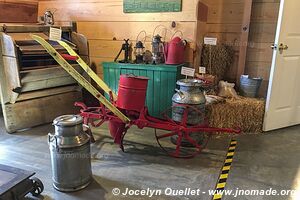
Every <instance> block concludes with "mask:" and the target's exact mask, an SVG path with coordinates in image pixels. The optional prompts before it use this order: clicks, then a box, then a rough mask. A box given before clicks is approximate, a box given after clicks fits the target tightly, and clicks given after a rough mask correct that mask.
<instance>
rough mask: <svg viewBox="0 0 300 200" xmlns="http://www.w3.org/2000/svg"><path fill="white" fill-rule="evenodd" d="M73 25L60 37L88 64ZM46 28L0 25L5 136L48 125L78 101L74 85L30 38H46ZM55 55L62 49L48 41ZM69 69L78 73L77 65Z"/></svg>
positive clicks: (81, 39) (85, 45)
mask: <svg viewBox="0 0 300 200" xmlns="http://www.w3.org/2000/svg"><path fill="white" fill-rule="evenodd" d="M74 27H76V25H73V26H63V27H60V28H61V29H62V31H63V38H64V40H65V41H67V42H68V43H69V44H70V46H71V47H72V49H73V50H75V51H76V52H77V53H78V54H79V55H80V56H81V57H82V58H83V59H84V60H85V62H87V63H89V53H88V42H87V39H86V38H85V37H84V36H83V35H81V34H78V33H76V32H75V31H76V30H75V28H74ZM49 29H50V28H49V26H43V25H16V24H6V25H5V24H0V96H1V106H2V111H3V116H4V121H5V126H6V130H7V132H9V133H13V132H16V131H17V130H20V129H25V128H30V127H33V126H37V125H40V124H44V123H48V122H51V121H52V120H53V119H54V118H55V117H57V116H60V115H63V114H71V113H76V112H78V110H76V109H74V106H73V105H74V102H76V101H80V100H81V99H82V95H81V88H80V87H79V86H78V84H77V82H76V81H75V80H74V79H73V78H72V77H71V76H70V75H69V74H68V73H67V72H66V71H65V70H64V69H62V68H61V67H60V66H59V65H58V64H57V62H56V61H55V60H54V59H53V58H52V57H51V56H50V55H49V54H48V53H47V52H46V50H45V49H44V48H43V47H42V46H41V45H40V44H39V43H37V42H36V41H34V40H33V39H32V38H31V37H30V33H34V34H37V35H39V36H40V37H42V38H44V39H46V40H47V39H48V35H49ZM51 44H52V45H53V47H54V48H55V49H56V50H57V51H58V52H59V53H64V52H66V50H65V49H64V48H62V47H61V46H60V45H59V44H58V43H55V42H51ZM71 64H72V66H73V67H74V68H75V69H77V70H79V72H80V73H81V74H82V73H83V70H82V69H81V68H80V67H79V65H78V64H77V63H75V62H74V63H71Z"/></svg>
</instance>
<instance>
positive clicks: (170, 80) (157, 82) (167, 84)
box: [103, 62, 183, 117]
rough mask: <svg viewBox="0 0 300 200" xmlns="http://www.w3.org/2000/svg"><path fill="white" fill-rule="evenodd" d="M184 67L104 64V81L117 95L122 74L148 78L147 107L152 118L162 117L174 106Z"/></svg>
mask: <svg viewBox="0 0 300 200" xmlns="http://www.w3.org/2000/svg"><path fill="white" fill-rule="evenodd" d="M182 66H183V65H145V64H123V63H115V62H104V63H103V71H104V81H105V83H106V84H108V86H109V87H110V88H111V89H112V90H113V91H114V92H116V93H117V91H118V86H119V80H120V75H121V74H134V75H136V76H145V77H148V78H149V83H148V89H147V98H146V105H147V107H148V109H149V114H150V115H151V116H154V117H161V114H162V113H163V112H165V111H166V110H167V109H168V108H170V107H171V106H172V97H173V95H174V94H175V88H176V81H177V80H179V79H181V78H182V76H181V67H182ZM133 101H134V100H133Z"/></svg>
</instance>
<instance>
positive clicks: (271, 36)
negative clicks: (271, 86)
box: [246, 0, 280, 97]
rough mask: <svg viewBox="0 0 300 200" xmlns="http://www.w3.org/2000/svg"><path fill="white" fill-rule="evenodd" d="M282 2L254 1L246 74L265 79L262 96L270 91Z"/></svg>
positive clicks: (276, 0) (261, 91) (269, 0)
mask: <svg viewBox="0 0 300 200" xmlns="http://www.w3.org/2000/svg"><path fill="white" fill-rule="evenodd" d="M279 4H280V0H254V2H253V8H252V16H251V24H250V35H249V46H248V51H247V60H246V73H247V74H249V75H251V76H256V77H258V76H260V77H262V78H264V82H263V84H262V87H261V90H260V96H261V97H265V96H266V93H267V89H268V82H269V76H270V69H271V63H272V55H273V51H272V49H271V48H270V46H271V44H272V43H274V40H275V34H276V27H277V19H278V13H279Z"/></svg>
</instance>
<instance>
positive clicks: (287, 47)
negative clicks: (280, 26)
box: [271, 43, 289, 54]
mask: <svg viewBox="0 0 300 200" xmlns="http://www.w3.org/2000/svg"><path fill="white" fill-rule="evenodd" d="M271 48H272V49H273V50H277V49H278V50H279V52H280V53H281V54H282V53H283V51H285V50H288V49H289V46H288V45H286V44H283V43H281V44H280V45H279V46H278V45H277V44H272V45H271Z"/></svg>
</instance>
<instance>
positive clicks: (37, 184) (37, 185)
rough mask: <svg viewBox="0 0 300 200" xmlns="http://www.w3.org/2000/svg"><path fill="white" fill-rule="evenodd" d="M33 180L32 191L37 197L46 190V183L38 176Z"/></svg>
mask: <svg viewBox="0 0 300 200" xmlns="http://www.w3.org/2000/svg"><path fill="white" fill-rule="evenodd" d="M31 180H32V182H33V183H32V184H33V189H32V191H31V192H30V193H31V194H32V196H34V197H37V196H39V195H40V194H41V193H42V192H43V191H44V185H43V183H42V181H41V180H40V179H38V178H35V177H33V178H32V179H31Z"/></svg>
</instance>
